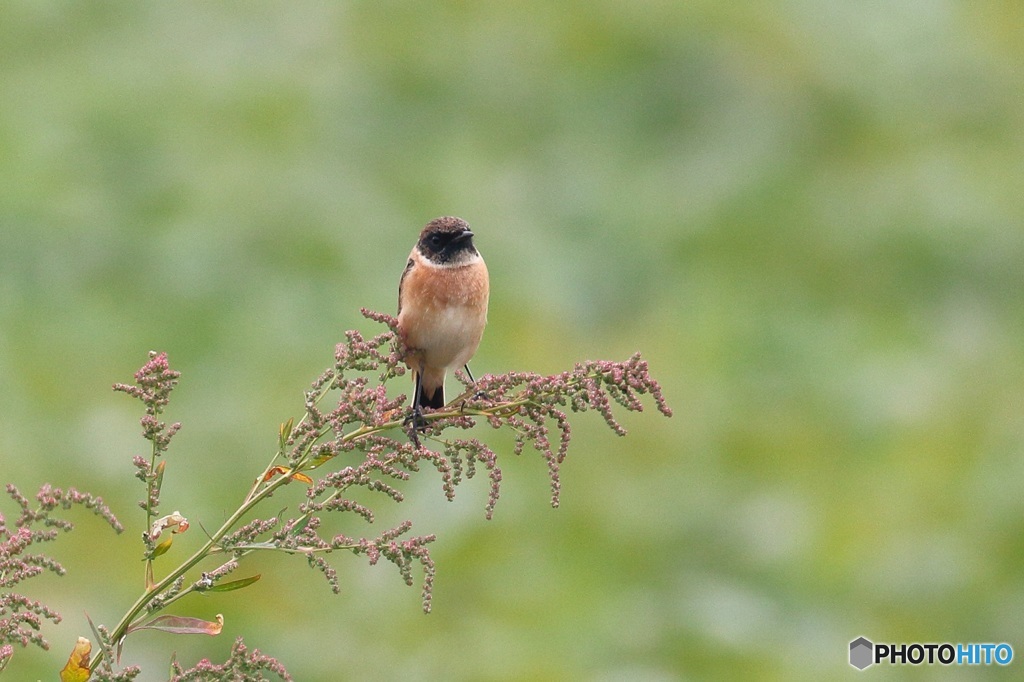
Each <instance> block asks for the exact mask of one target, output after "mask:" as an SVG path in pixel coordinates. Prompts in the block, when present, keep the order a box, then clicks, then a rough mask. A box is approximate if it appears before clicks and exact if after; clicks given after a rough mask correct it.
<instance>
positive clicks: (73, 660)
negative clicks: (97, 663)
mask: <svg viewBox="0 0 1024 682" xmlns="http://www.w3.org/2000/svg"><path fill="white" fill-rule="evenodd" d="M91 653H92V642H90V641H89V640H87V639H86V638H85V637H79V638H78V641H77V642H76V643H75V649H74V651H72V652H71V655H70V656H68V662H67V665H65V666H64V669H63V670H61V671H60V682H86V680H88V679H89V675H91V673H90V671H89V654H91Z"/></svg>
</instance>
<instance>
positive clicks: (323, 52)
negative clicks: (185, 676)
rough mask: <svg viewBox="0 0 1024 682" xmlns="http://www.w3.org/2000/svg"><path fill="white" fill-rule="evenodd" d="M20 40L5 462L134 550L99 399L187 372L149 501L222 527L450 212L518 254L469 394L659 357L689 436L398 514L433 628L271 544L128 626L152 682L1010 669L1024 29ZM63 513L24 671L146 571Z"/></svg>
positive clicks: (123, 417)
mask: <svg viewBox="0 0 1024 682" xmlns="http://www.w3.org/2000/svg"><path fill="white" fill-rule="evenodd" d="M0 16H2V19H3V21H0V179H2V187H3V191H2V192H0V302H2V305H0V385H2V386H3V389H4V390H3V391H2V392H0V410H2V414H3V415H4V419H3V422H4V426H3V428H2V429H0V463H2V470H3V474H4V475H3V479H4V480H12V481H15V482H17V483H18V485H20V486H21V487H22V488H23V489H32V488H34V487H35V486H36V485H37V484H39V483H41V482H43V481H50V482H52V483H53V484H54V485H60V486H67V485H76V486H78V487H80V488H82V489H86V490H89V491H91V492H93V493H96V494H99V495H103V496H104V497H105V498H106V499H107V500H108V502H110V503H111V505H112V507H113V508H114V509H115V511H117V512H118V513H119V515H120V517H121V518H122V520H123V521H125V522H126V525H128V527H129V528H131V527H132V524H133V523H134V524H136V525H137V526H141V523H142V522H141V521H140V512H139V511H138V510H137V508H135V506H134V505H135V500H136V499H139V497H140V496H141V494H142V493H141V486H139V485H137V482H136V481H134V479H131V473H130V472H131V467H130V464H129V457H130V456H131V455H132V454H134V453H137V452H141V451H142V450H143V443H142V441H141V438H139V436H138V434H137V433H136V431H137V428H136V419H137V417H138V415H137V414H136V413H135V411H134V405H132V404H131V403H130V401H127V400H125V399H124V398H123V397H121V396H115V395H114V394H113V393H111V392H110V390H109V386H110V384H111V383H113V382H114V381H124V380H128V379H129V378H130V376H131V373H132V372H133V371H134V370H135V369H136V368H137V367H138V366H140V365H141V364H142V362H143V361H144V360H145V358H146V352H147V351H148V350H150V349H159V350H166V351H168V353H169V354H170V358H171V362H172V366H175V367H176V368H177V369H179V370H181V371H182V372H183V379H182V383H181V387H180V388H179V389H178V391H177V392H176V394H175V400H174V401H173V402H172V404H171V408H170V411H169V413H168V416H169V418H170V419H172V420H181V421H183V422H184V424H185V425H184V429H183V430H182V432H181V434H180V435H179V436H178V437H177V438H176V440H175V442H174V447H173V448H172V452H171V456H170V458H169V464H168V474H167V482H166V483H165V486H164V506H165V507H166V508H167V509H168V510H171V509H175V508H177V509H180V510H182V512H183V513H186V514H187V515H188V516H189V517H190V518H192V519H194V520H197V521H203V522H204V523H206V525H208V526H210V525H214V524H216V523H218V522H219V520H221V519H222V518H223V517H224V515H225V514H227V513H230V511H231V510H233V509H234V508H235V503H236V500H237V498H238V497H239V496H241V495H242V494H244V490H245V489H246V487H247V486H248V484H249V482H250V481H251V478H252V476H253V475H254V474H255V473H256V472H257V471H258V469H260V468H261V467H262V466H263V465H264V464H265V463H266V460H267V458H268V457H269V456H270V454H271V453H272V452H273V449H274V447H275V442H276V440H275V439H276V433H277V426H278V424H279V423H280V422H282V421H284V420H285V419H287V418H288V417H290V416H296V415H298V413H299V411H300V408H301V391H302V390H303V389H304V387H305V386H306V385H307V382H308V381H309V380H311V379H312V378H313V377H314V376H316V374H318V373H319V371H320V370H321V369H322V368H323V367H324V366H326V365H327V364H329V362H330V361H331V353H332V349H333V344H334V343H335V342H336V341H337V340H338V339H339V338H341V333H342V331H343V330H344V329H347V328H350V327H354V326H360V327H366V326H367V324H368V323H367V322H366V321H365V320H362V319H361V318H360V317H359V316H358V308H359V307H360V306H367V307H370V308H374V309H378V310H383V311H388V312H390V311H393V310H394V307H395V305H396V296H397V292H396V287H397V281H398V276H399V274H400V272H401V270H402V267H403V265H404V261H405V258H406V254H407V253H408V249H409V248H410V247H411V245H412V243H413V241H414V239H415V235H416V234H417V231H418V230H419V228H420V227H421V226H422V224H423V223H425V222H426V221H427V220H429V219H430V218H433V217H435V216H437V215H442V214H456V215H460V216H462V217H464V218H466V219H467V220H468V221H469V222H470V224H472V225H473V227H474V230H475V231H476V232H477V233H478V235H479V236H478V239H477V241H478V245H479V246H480V249H481V251H482V252H483V254H484V255H485V257H486V258H487V261H488V264H489V266H490V270H491V277H492V290H493V293H492V301H491V324H490V327H489V329H488V333H487V335H486V336H485V339H484V343H483V346H482V347H481V350H480V353H479V354H478V356H477V359H476V361H475V362H474V368H475V369H476V370H477V371H478V372H481V373H483V372H489V371H490V372H500V371H507V370H510V369H524V370H533V371H541V372H554V371H560V370H561V369H564V368H566V367H568V366H571V364H572V363H573V362H575V361H577V360H580V359H584V358H598V357H600V358H608V359H616V360H621V359H625V358H626V357H627V356H628V355H629V354H630V353H632V352H633V351H635V350H641V351H643V352H644V354H645V355H646V356H647V357H648V359H649V360H650V362H651V369H652V372H653V373H654V375H655V376H657V377H658V378H659V379H660V380H661V381H662V383H663V385H664V387H665V391H666V395H667V397H668V399H669V402H670V404H671V405H672V406H673V407H674V408H675V409H676V417H675V418H673V419H672V420H665V419H662V418H660V417H658V416H657V415H656V414H655V413H645V414H643V415H632V416H630V418H628V419H627V420H625V423H626V425H627V426H628V427H630V429H631V433H630V435H629V436H628V437H627V438H625V439H617V438H615V437H614V436H612V435H611V434H609V433H607V432H606V431H605V430H604V426H603V424H601V423H600V420H599V419H598V418H596V416H593V415H591V416H590V418H589V419H583V420H577V422H576V430H575V434H576V436H575V439H574V441H573V446H572V448H571V450H570V454H569V459H568V460H567V461H566V464H565V466H564V467H563V484H564V487H563V498H562V499H563V505H562V508H561V509H559V510H557V511H552V510H551V509H550V508H549V507H547V506H546V500H547V484H546V476H545V472H544V467H543V464H542V463H541V462H540V461H537V460H536V459H535V458H530V457H526V456H524V457H523V458H522V460H521V461H512V460H509V461H506V463H505V465H504V466H505V470H506V476H505V484H504V486H503V496H502V500H501V502H500V503H499V506H498V509H497V516H496V518H495V519H494V521H492V522H485V521H484V520H483V512H482V510H483V504H484V502H483V501H484V499H485V497H486V490H485V487H486V486H485V485H482V484H481V482H479V481H477V482H476V484H475V485H472V484H471V485H470V486H468V487H465V488H464V489H463V490H461V491H460V493H459V498H458V499H457V500H456V501H455V502H454V503H452V504H447V503H445V502H444V501H443V497H442V495H441V492H440V482H439V481H435V480H428V476H423V477H422V480H419V481H417V482H415V483H414V485H412V486H411V488H412V494H411V495H410V497H411V498H412V499H410V500H409V501H408V502H407V503H406V504H404V505H402V506H401V507H399V508H398V509H397V510H394V514H395V515H396V518H397V517H401V518H412V519H414V522H415V524H416V525H415V530H416V531H417V532H436V533H438V534H439V536H440V538H439V540H438V542H437V550H436V551H437V554H436V558H437V561H438V566H439V575H438V581H437V586H436V594H435V600H434V613H432V614H430V615H429V616H424V615H423V614H422V613H421V612H420V608H419V597H418V592H417V590H416V589H406V588H404V587H403V586H402V585H401V583H400V582H399V581H398V579H397V578H396V577H395V576H394V575H393V574H392V572H391V571H390V570H384V569H381V568H370V567H367V566H365V565H363V564H361V563H360V562H358V561H356V560H347V561H343V562H342V563H341V566H340V568H341V569H342V584H343V587H344V588H345V589H344V590H343V593H342V595H341V596H340V597H337V598H335V597H333V596H332V595H330V593H329V592H328V590H327V587H326V586H325V585H324V584H322V579H321V578H320V576H319V575H317V574H315V573H313V572H311V571H309V570H308V569H307V568H306V567H305V565H304V564H303V563H302V562H301V561H298V560H286V559H285V558H282V557H266V558H260V559H257V560H256V561H253V562H252V564H251V565H250V567H249V568H250V569H251V570H252V571H253V572H260V573H262V574H263V575H264V579H263V580H262V581H261V582H260V583H259V584H258V585H257V586H255V587H253V588H250V589H249V590H246V591H245V593H237V594H238V595H242V596H237V595H236V594H229V595H223V596H215V597H207V598H205V599H201V598H196V599H195V600H193V601H191V602H188V603H187V605H186V606H187V607H188V608H190V609H192V611H193V613H192V614H191V615H196V616H199V617H212V616H213V615H214V614H216V613H224V614H225V617H226V625H225V628H224V630H225V632H224V634H223V635H221V636H220V637H218V638H216V639H213V640H211V639H208V638H185V637H182V638H174V639H171V638H169V637H168V636H166V635H163V634H161V633H141V634H139V635H137V636H136V640H135V641H134V642H129V643H128V648H127V651H126V661H127V662H130V663H141V664H143V665H144V666H146V669H147V670H148V671H149V673H148V674H149V675H151V676H152V677H147V679H159V675H160V674H162V671H165V670H167V661H168V659H169V656H170V652H171V651H172V650H175V651H177V652H178V660H180V661H182V662H189V661H195V660H196V659H198V658H199V657H201V656H209V657H210V658H212V659H214V660H223V659H224V658H226V656H227V653H228V651H229V649H230V646H231V643H232V642H233V640H234V638H235V636H237V635H238V634H244V635H245V637H246V643H247V644H248V645H249V646H250V647H258V648H260V649H262V650H263V651H265V652H268V653H271V654H273V655H276V656H277V657H279V658H280V659H281V660H282V662H284V663H285V664H286V665H287V666H288V668H289V670H291V671H292V672H293V674H295V676H296V678H297V679H300V680H308V679H326V678H327V676H330V677H332V678H334V676H335V675H336V674H337V671H338V670H345V671H347V672H348V673H350V675H351V677H352V678H353V679H368V678H392V679H397V678H399V677H401V678H403V679H413V680H416V679H423V680H428V679H495V680H498V679H552V680H554V679H559V680H562V679H596V680H618V679H634V680H682V679H766V680H768V679H777V680H818V679H823V678H835V677H836V676H838V675H842V674H847V673H848V674H853V671H852V669H851V668H849V666H848V665H847V664H846V651H847V649H846V647H847V645H848V642H849V641H850V640H851V639H853V638H855V637H856V636H858V635H865V636H867V637H869V638H871V639H874V640H876V641H893V642H900V641H926V642H927V641H939V642H941V641H953V642H957V641H978V642H986V641H1009V642H1011V643H1013V644H1014V645H1015V646H1016V647H1017V653H1018V656H1020V655H1022V654H1024V645H1021V644H1020V640H1019V633H1020V632H1021V631H1022V628H1024V622H1022V620H1024V617H1022V616H1021V615H1020V614H1022V613H1024V582H1022V580H1021V578H1022V575H1021V568H1020V567H1021V564H1022V560H1024V540H1022V538H1024V533H1022V530H1024V495H1021V490H1022V487H1024V458H1022V457H1021V456H1020V455H1021V445H1022V442H1024V428H1022V425H1021V424H1022V422H1021V411H1022V406H1024V362H1022V360H1024V347H1022V344H1021V342H1020V339H1021V338H1022V333H1024V312H1022V311H1024V306H1022V305H1021V292H1022V290H1024V286H1022V285H1024V281H1022V279H1024V231H1022V229H1021V226H1022V224H1024V192H1022V191H1021V187H1022V182H1021V181H1022V158H1024V137H1022V134H1021V131H1022V130H1024V70H1022V69H1021V68H1020V65H1021V63H1022V61H1024V10H1022V5H1021V4H1020V3H1016V2H999V1H992V2H977V3H974V2H966V1H964V0H961V1H953V0H948V1H945V2H929V3H921V2H916V3H912V2H902V3H884V4H875V5H872V4H863V3H842V2H826V3H821V2H809V1H807V0H792V1H788V2H787V1H782V0H779V1H773V2H767V3H761V4H752V3H738V4H736V3H732V4H731V3H718V2H706V1H698V2H667V1H658V0H645V1H642V2H632V3H627V2H610V1H607V0H599V1H597V2H587V3H583V2H576V1H570V2H563V3H549V2H532V1H527V2H516V3H467V2H440V3H401V2H397V3H395V2H384V3H312V2H305V1H300V2H292V3H277V4H260V5H252V4H248V3H238V2H235V3H217V4H213V5H211V4H202V3H188V4H181V3H123V2H93V3H72V4H68V3H54V2H40V1H32V2H27V1H14V2H8V3H5V4H4V6H3V8H2V9H0ZM287 503H288V502H285V501H282V504H287ZM292 503H294V502H292ZM388 520H390V519H381V523H383V522H386V521H388ZM78 526H79V527H78V530H77V531H76V533H75V534H73V536H72V537H69V538H66V539H62V541H61V544H59V545H57V546H56V548H55V551H54V553H55V554H56V555H57V556H58V557H59V558H62V560H64V562H65V563H66V564H67V565H68V567H69V569H70V571H71V572H70V574H69V575H68V576H67V577H65V578H61V579H56V578H51V577H46V578H40V579H38V581H37V582H38V585H36V586H34V588H35V589H45V590H47V594H46V601H47V602H48V603H50V604H51V605H53V606H56V607H58V608H59V609H60V610H61V612H62V613H63V614H64V615H65V622H64V623H63V624H62V625H61V626H59V627H58V628H51V629H50V630H49V632H48V634H47V637H48V638H49V639H50V641H51V642H52V643H53V645H54V649H55V651H54V652H52V653H51V654H49V655H48V654H45V653H43V652H37V651H20V650H19V651H18V652H17V653H16V655H15V659H14V662H13V663H12V668H13V669H17V670H19V671H20V673H19V674H23V675H24V676H25V677H26V678H30V677H35V676H38V677H40V678H44V679H49V678H51V677H53V675H54V674H55V671H56V670H58V669H59V668H60V665H61V664H62V662H63V660H64V658H66V652H69V651H70V650H71V649H72V647H73V645H74V642H75V640H76V638H77V637H78V636H79V635H81V634H88V633H87V626H86V624H85V621H84V618H83V617H82V613H83V611H88V613H89V615H90V616H91V617H92V618H93V619H94V620H96V621H98V622H107V623H110V622H112V621H116V619H117V618H118V617H119V616H120V614H121V613H122V612H123V610H124V609H125V608H126V607H127V606H128V605H129V604H130V603H131V601H132V600H133V599H134V597H135V595H136V593H137V590H138V589H140V588H141V584H142V563H141V562H140V561H139V558H140V545H139V544H138V543H136V542H134V541H133V540H132V539H131V537H130V536H133V535H134V533H133V532H129V533H126V534H125V537H120V538H113V537H112V536H111V535H110V534H109V532H108V531H107V530H106V529H105V528H103V527H101V526H100V524H97V523H92V522H91V521H90V520H89V519H82V520H81V521H80V522H79V523H78ZM194 530H196V531H197V534H198V533H201V530H199V526H198V525H194ZM136 531H141V528H140V527H137V528H136ZM193 542H195V543H199V542H200V539H199V538H198V537H196V538H193ZM75 543H77V545H76V544H75ZM178 544H181V545H182V548H181V550H180V551H182V552H184V551H188V550H187V545H188V542H187V536H183V537H182V538H181V539H180V540H179V543H176V547H175V549H176V550H177V549H178ZM96 546H98V547H100V548H102V549H101V551H96ZM70 557H74V560H73V561H72V560H71V559H70ZM42 581H47V582H45V588H40V587H39V585H43V584H44V583H43V582H42ZM1014 665H1019V662H1016V661H1015V663H1014ZM887 672H889V673H891V676H892V677H900V676H901V675H903V676H907V677H909V676H910V675H911V673H910V672H909V671H904V670H889V671H887ZM1001 672H1003V671H997V670H991V669H988V670H986V669H964V670H960V671H958V673H959V676H960V677H964V678H971V679H987V678H988V677H989V676H995V675H997V674H1000V673H1001Z"/></svg>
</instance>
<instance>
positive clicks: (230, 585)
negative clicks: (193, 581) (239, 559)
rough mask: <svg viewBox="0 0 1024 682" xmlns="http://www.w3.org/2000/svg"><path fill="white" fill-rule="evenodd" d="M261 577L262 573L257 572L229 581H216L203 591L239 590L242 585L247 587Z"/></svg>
mask: <svg viewBox="0 0 1024 682" xmlns="http://www.w3.org/2000/svg"><path fill="white" fill-rule="evenodd" d="M262 577H263V575H262V574H260V573H257V574H256V575H251V576H249V577H248V578H241V579H239V580H231V581H229V582H226V583H217V584H216V585H214V586H213V587H211V588H210V589H208V590H205V592H230V591H231V590H240V589H242V588H243V587H248V586H249V585H252V584H253V583H254V582H256V581H257V580H259V579H260V578H262Z"/></svg>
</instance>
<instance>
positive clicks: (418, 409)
mask: <svg viewBox="0 0 1024 682" xmlns="http://www.w3.org/2000/svg"><path fill="white" fill-rule="evenodd" d="M413 374H414V375H415V377H416V387H415V388H414V389H413V393H412V412H411V413H410V414H409V416H408V417H406V418H405V421H403V422H402V424H403V425H404V426H409V427H410V428H409V439H410V440H411V441H412V444H413V446H414V447H415V448H416V449H417V450H419V448H420V437H419V431H420V430H422V429H425V428H426V427H427V421H426V420H425V419H424V418H423V405H422V404H421V403H422V400H423V378H422V375H421V374H420V373H419V372H414V373H413Z"/></svg>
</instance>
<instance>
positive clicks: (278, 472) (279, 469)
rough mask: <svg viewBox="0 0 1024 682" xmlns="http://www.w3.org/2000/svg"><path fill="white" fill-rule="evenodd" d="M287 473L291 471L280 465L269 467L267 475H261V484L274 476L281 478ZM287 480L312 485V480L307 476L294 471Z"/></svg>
mask: <svg viewBox="0 0 1024 682" xmlns="http://www.w3.org/2000/svg"><path fill="white" fill-rule="evenodd" d="M289 471H291V469H289V468H288V467H286V466H282V465H280V464H278V465H277V466H274V467H270V469H268V470H267V473H266V474H264V475H263V482H264V483H266V482H267V481H269V480H270V479H272V478H273V477H274V476H283V475H284V474H287V473H288V472H289ZM289 478H291V479H292V480H295V481H302V482H303V483H306V484H308V485H313V479H312V478H310V477H309V476H307V475H306V474H304V473H302V472H301V471H296V472H295V473H293V474H291V475H290V476H289Z"/></svg>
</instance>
